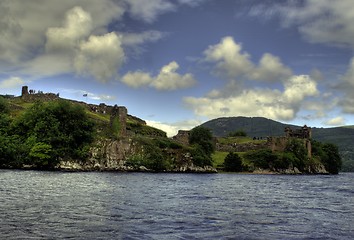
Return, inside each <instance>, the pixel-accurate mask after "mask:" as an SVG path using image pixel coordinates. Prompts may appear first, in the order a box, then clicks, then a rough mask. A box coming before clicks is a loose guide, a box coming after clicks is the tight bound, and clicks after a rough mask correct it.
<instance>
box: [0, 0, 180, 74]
mask: <svg viewBox="0 0 354 240" xmlns="http://www.w3.org/2000/svg"><path fill="white" fill-rule="evenodd" d="M174 8H175V6H174V5H173V4H172V3H170V2H169V1H164V0H152V1H145V0H144V1H141V0H123V1H116V0H100V1H96V0H75V1H72V0H61V1H49V0H48V1H42V0H32V1H22V0H11V1H0V29H1V30H0V52H1V54H0V71H5V70H6V71H7V72H16V74H18V75H27V76H29V77H31V78H32V79H34V78H40V77H44V76H50V75H57V74H67V73H75V72H76V73H79V74H83V73H84V72H85V73H87V75H90V76H93V77H95V78H97V79H98V80H99V81H108V80H110V79H114V78H115V77H116V76H117V75H118V71H119V69H120V67H121V65H122V64H123V62H124V59H126V58H127V57H128V56H127V55H126V51H125V49H124V48H125V47H127V48H132V49H133V50H134V51H135V50H136V49H137V50H139V51H140V50H141V48H139V47H137V46H138V45H141V44H143V43H145V42H154V41H157V40H159V39H161V38H162V37H163V36H165V34H164V33H161V32H158V31H144V32H141V33H139V32H138V33H110V32H109V24H111V23H112V22H113V21H118V22H119V21H120V20H121V18H122V16H123V15H124V14H127V13H128V12H129V13H130V14H132V15H133V16H137V18H139V19H140V20H142V21H147V22H151V21H153V20H154V19H155V18H156V17H157V16H158V15H159V14H161V13H163V12H166V11H172V10H174ZM102 13H104V14H102ZM118 35H119V36H120V37H118ZM121 37H122V38H121ZM134 51H133V53H135V52H134ZM94 62H96V63H97V64H94Z"/></svg>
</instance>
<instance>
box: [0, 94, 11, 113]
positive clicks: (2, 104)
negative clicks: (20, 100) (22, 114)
mask: <svg viewBox="0 0 354 240" xmlns="http://www.w3.org/2000/svg"><path fill="white" fill-rule="evenodd" d="M8 112H9V104H8V102H7V101H6V99H4V98H3V97H0V114H2V113H8Z"/></svg>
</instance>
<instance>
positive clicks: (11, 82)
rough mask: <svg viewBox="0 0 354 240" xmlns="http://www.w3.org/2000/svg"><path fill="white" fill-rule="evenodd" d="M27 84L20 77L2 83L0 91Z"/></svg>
mask: <svg viewBox="0 0 354 240" xmlns="http://www.w3.org/2000/svg"><path fill="white" fill-rule="evenodd" d="M23 84H25V81H24V80H22V79H21V78H19V77H11V78H8V79H5V80H2V81H0V89H4V88H17V87H19V86H22V85H23Z"/></svg>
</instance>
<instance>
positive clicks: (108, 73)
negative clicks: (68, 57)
mask: <svg viewBox="0 0 354 240" xmlns="http://www.w3.org/2000/svg"><path fill="white" fill-rule="evenodd" d="M124 58H125V55H124V51H123V48H122V47H121V39H120V37H118V36H117V35H116V34H115V33H107V34H105V35H103V36H90V37H89V39H88V41H87V42H83V43H81V44H80V52H79V54H78V55H77V56H76V58H75V62H74V64H75V69H76V70H77V72H78V73H80V74H87V73H89V74H90V75H92V76H94V77H95V78H96V79H98V80H100V81H102V82H106V81H108V80H110V79H112V78H114V77H115V76H116V74H117V71H118V69H119V68H120V67H121V65H122V64H123V62H124Z"/></svg>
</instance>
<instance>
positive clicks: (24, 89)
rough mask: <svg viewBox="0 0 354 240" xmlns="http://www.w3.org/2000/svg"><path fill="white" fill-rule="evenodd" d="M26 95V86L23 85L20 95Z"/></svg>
mask: <svg viewBox="0 0 354 240" xmlns="http://www.w3.org/2000/svg"><path fill="white" fill-rule="evenodd" d="M27 95H28V86H23V87H22V93H21V96H22V97H24V96H27Z"/></svg>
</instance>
